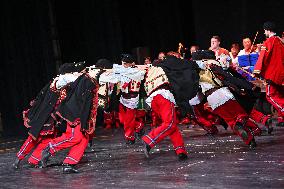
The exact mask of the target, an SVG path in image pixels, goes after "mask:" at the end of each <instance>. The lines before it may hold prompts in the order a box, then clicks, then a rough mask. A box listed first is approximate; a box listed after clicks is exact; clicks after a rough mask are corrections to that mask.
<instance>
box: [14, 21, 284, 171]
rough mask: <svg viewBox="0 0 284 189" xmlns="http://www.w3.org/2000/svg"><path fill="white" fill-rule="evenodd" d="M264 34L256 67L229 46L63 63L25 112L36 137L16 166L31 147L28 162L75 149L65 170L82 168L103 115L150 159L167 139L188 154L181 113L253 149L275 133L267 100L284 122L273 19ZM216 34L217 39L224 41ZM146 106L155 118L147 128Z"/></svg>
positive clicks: (43, 162)
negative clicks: (187, 54)
mask: <svg viewBox="0 0 284 189" xmlns="http://www.w3.org/2000/svg"><path fill="white" fill-rule="evenodd" d="M264 31H265V35H266V36H267V40H266V41H265V42H264V43H263V45H262V47H261V50H260V52H259V56H258V59H257V60H256V61H255V62H254V63H253V65H251V61H250V60H248V62H249V64H250V65H248V66H253V67H254V69H250V70H248V69H246V68H247V66H246V67H242V66H241V65H237V66H236V65H235V66H230V65H231V59H230V55H229V54H228V53H227V52H226V51H224V50H222V48H215V49H214V48H212V49H210V50H198V51H196V52H194V53H193V54H192V57H191V59H190V60H187V59H183V58H182V57H181V56H180V54H179V53H177V52H173V51H171V52H169V53H167V55H166V56H165V57H164V58H163V59H161V60H160V61H155V65H154V64H153V65H151V64H148V65H136V64H135V59H134V57H133V56H132V55H130V54H124V55H123V57H122V59H121V63H120V64H113V63H111V62H110V61H109V60H107V59H100V60H98V61H97V63H96V64H95V65H93V66H90V67H85V65H84V64H83V63H66V64H63V65H62V66H61V67H60V69H59V74H58V76H56V77H55V78H53V79H52V80H51V81H50V82H49V83H48V84H47V85H46V86H45V87H44V88H43V89H42V90H41V91H40V92H39V94H38V95H37V96H36V98H35V99H34V100H33V101H31V103H30V108H29V109H28V110H25V111H23V120H24V125H25V126H26V127H27V128H28V129H29V131H28V134H29V136H28V138H27V139H26V141H25V142H24V144H23V145H22V146H21V148H20V150H19V152H18V153H17V158H16V160H15V162H14V163H13V167H14V168H16V169H17V168H18V167H19V163H20V162H21V160H23V159H24V158H25V157H26V156H27V155H29V154H30V153H31V152H32V154H31V155H30V157H29V159H28V163H29V164H30V165H31V166H33V167H40V168H45V167H46V166H47V165H48V160H49V158H50V157H51V156H55V155H56V153H57V152H58V151H60V150H63V149H66V148H70V149H69V152H68V155H67V156H66V158H65V159H64V161H63V173H77V172H78V170H77V169H76V168H75V165H76V164H78V163H79V162H80V160H81V158H82V157H83V155H84V151H85V149H86V148H87V146H88V143H89V141H92V139H93V137H94V134H95V128H96V125H97V119H102V118H103V120H104V124H105V125H106V127H108V128H109V127H112V125H113V126H114V127H119V126H120V125H122V126H123V129H124V140H125V142H126V144H127V145H132V144H134V143H136V142H137V141H138V140H140V141H141V142H142V143H141V147H142V149H143V152H144V155H145V157H147V158H149V157H150V152H151V149H153V148H154V147H155V146H156V145H157V144H158V143H160V142H161V141H162V140H164V139H165V138H166V137H167V136H168V137H169V138H170V141H171V143H172V145H173V149H174V151H175V153H176V155H177V158H178V160H186V159H187V158H188V153H187V150H186V148H185V144H184V140H183V137H182V134H181V132H180V130H179V127H178V122H177V116H180V117H188V118H190V120H191V121H193V122H195V123H196V124H198V125H199V126H200V127H202V128H203V129H204V130H206V131H207V133H208V134H209V135H217V134H218V128H217V127H216V126H217V125H223V126H224V127H225V128H227V127H230V128H231V129H232V131H233V132H234V133H235V134H236V135H238V136H239V137H240V138H241V139H242V141H243V142H244V143H245V144H246V145H248V147H249V148H252V149H253V148H255V147H256V146H257V145H256V140H255V136H260V135H261V134H262V133H263V132H267V133H269V134H270V133H272V132H273V124H272V115H271V114H270V113H267V112H266V111H263V104H264V102H266V103H269V104H271V105H272V106H273V107H274V108H275V110H277V112H278V125H279V126H283V123H284V120H283V118H284V46H283V40H282V39H281V38H279V37H278V36H276V34H275V32H274V25H273V23H271V22H266V23H264ZM215 38H216V37H215ZM215 38H214V37H213V38H212V39H214V40H213V43H218V39H217V41H216V40H215ZM211 43H212V40H211ZM248 57H249V56H248ZM240 72H241V73H240ZM245 74H247V75H249V76H251V81H249V80H248V77H244V75H245ZM257 83H261V84H260V85H258V84H257ZM261 87H262V88H263V89H261ZM263 90H265V91H263ZM144 106H147V107H148V108H147V111H150V112H151V113H150V117H151V118H152V124H151V130H150V131H149V132H148V133H145V117H146V116H147V111H146V110H145V108H143V107H144Z"/></svg>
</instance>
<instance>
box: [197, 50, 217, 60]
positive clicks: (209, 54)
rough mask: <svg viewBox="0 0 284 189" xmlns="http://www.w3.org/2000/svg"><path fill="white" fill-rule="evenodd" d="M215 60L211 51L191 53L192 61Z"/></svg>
mask: <svg viewBox="0 0 284 189" xmlns="http://www.w3.org/2000/svg"><path fill="white" fill-rule="evenodd" d="M202 59H214V60H215V59H216V56H215V52H214V51H211V50H198V51H196V52H193V53H192V60H202Z"/></svg>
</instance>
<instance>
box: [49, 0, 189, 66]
mask: <svg viewBox="0 0 284 189" xmlns="http://www.w3.org/2000/svg"><path fill="white" fill-rule="evenodd" d="M184 3H185V1H173V0H155V1H153V0H141V1H130V0H123V1H119V0H104V1H95V0H83V1H66V0H61V1H55V12H56V18H57V20H56V22H57V27H58V32H59V38H60V46H61V51H62V56H63V61H65V62H66V61H77V60H86V61H87V62H88V63H87V64H89V65H90V64H94V63H95V62H96V61H97V60H98V59H99V58H108V59H110V60H112V61H114V62H117V61H119V58H120V54H121V53H126V52H128V53H131V51H132V49H133V48H136V47H147V48H149V50H150V51H151V56H152V57H156V56H157V54H158V52H159V51H161V50H162V51H170V50H177V48H178V43H179V42H185V41H192V39H193V37H194V36H193V34H194V27H193V22H191V21H188V20H187V19H188V18H189V19H191V16H192V11H191V5H190V3H191V2H189V5H187V6H185V5H184Z"/></svg>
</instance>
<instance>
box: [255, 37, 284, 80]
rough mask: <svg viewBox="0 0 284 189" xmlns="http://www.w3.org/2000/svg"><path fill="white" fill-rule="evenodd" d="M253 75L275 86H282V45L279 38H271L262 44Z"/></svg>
mask: <svg viewBox="0 0 284 189" xmlns="http://www.w3.org/2000/svg"><path fill="white" fill-rule="evenodd" d="M254 73H258V74H260V75H261V76H262V77H263V78H264V79H267V80H271V81H272V82H274V83H275V84H278V85H284V44H283V42H282V41H281V39H280V38H279V37H277V36H272V37H270V38H268V39H267V40H266V41H265V42H264V43H263V46H262V47H261V51H260V55H259V57H258V60H257V62H256V64H255V67H254Z"/></svg>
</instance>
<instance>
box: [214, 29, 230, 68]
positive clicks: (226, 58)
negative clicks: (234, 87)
mask: <svg viewBox="0 0 284 189" xmlns="http://www.w3.org/2000/svg"><path fill="white" fill-rule="evenodd" d="M220 43H221V38H220V37H219V36H217V35H214V36H212V38H211V46H210V48H209V50H211V51H213V52H215V56H216V60H218V61H219V62H220V63H222V67H223V68H224V69H227V68H229V66H230V62H231V58H230V54H229V51H228V50H227V49H224V48H222V47H220Z"/></svg>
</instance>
